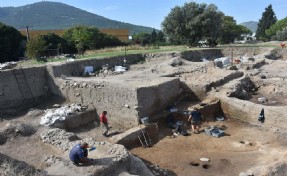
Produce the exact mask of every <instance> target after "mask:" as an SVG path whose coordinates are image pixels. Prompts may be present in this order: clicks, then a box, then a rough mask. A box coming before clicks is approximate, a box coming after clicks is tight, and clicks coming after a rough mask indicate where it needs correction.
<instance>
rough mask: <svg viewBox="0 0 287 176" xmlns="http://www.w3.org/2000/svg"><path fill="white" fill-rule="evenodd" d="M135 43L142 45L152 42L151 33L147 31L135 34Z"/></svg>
mask: <svg viewBox="0 0 287 176" xmlns="http://www.w3.org/2000/svg"><path fill="white" fill-rule="evenodd" d="M133 41H134V43H140V44H141V45H142V46H145V45H148V44H151V34H149V33H146V32H141V33H138V34H135V35H133Z"/></svg>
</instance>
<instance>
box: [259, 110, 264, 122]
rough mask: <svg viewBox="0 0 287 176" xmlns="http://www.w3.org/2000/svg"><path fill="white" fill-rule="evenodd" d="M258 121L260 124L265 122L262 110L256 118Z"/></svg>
mask: <svg viewBox="0 0 287 176" xmlns="http://www.w3.org/2000/svg"><path fill="white" fill-rule="evenodd" d="M258 121H260V122H261V123H264V121H265V115H264V108H262V109H261V112H260V114H259V117H258Z"/></svg>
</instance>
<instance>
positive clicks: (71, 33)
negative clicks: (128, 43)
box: [63, 26, 123, 54]
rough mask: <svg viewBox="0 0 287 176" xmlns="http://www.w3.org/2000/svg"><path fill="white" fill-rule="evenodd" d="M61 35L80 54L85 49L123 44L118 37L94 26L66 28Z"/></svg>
mask: <svg viewBox="0 0 287 176" xmlns="http://www.w3.org/2000/svg"><path fill="white" fill-rule="evenodd" d="M63 37H64V38H65V39H66V40H67V41H68V44H71V45H73V46H75V47H76V48H77V50H78V52H79V53H81V54H82V53H83V52H84V51H85V50H93V49H99V48H104V47H107V46H120V45H123V43H122V42H121V41H120V40H119V39H117V38H116V37H111V36H108V35H106V34H104V33H101V32H100V31H99V30H98V28H96V27H88V26H76V27H73V28H70V29H68V30H67V31H66V32H65V33H64V36H63Z"/></svg>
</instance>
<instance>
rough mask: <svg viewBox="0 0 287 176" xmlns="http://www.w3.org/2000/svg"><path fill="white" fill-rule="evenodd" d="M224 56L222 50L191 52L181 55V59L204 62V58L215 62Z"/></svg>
mask: <svg viewBox="0 0 287 176" xmlns="http://www.w3.org/2000/svg"><path fill="white" fill-rule="evenodd" d="M223 56H224V54H223V53H222V52H221V49H201V50H190V51H184V52H182V53H181V58H183V59H186V60H188V61H192V62H202V59H203V58H205V59H207V60H214V59H216V58H219V57H223Z"/></svg>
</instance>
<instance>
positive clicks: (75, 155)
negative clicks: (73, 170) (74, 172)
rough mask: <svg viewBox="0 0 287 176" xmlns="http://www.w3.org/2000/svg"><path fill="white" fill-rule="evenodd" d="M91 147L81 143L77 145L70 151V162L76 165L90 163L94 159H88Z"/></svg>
mask: <svg viewBox="0 0 287 176" xmlns="http://www.w3.org/2000/svg"><path fill="white" fill-rule="evenodd" d="M87 148H89V145H88V144H87V143H86V142H81V143H80V144H77V145H75V146H74V147H73V148H72V150H71V151H70V160H71V161H72V162H73V164H75V165H79V163H90V162H91V161H93V159H89V158H88V149H87Z"/></svg>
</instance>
